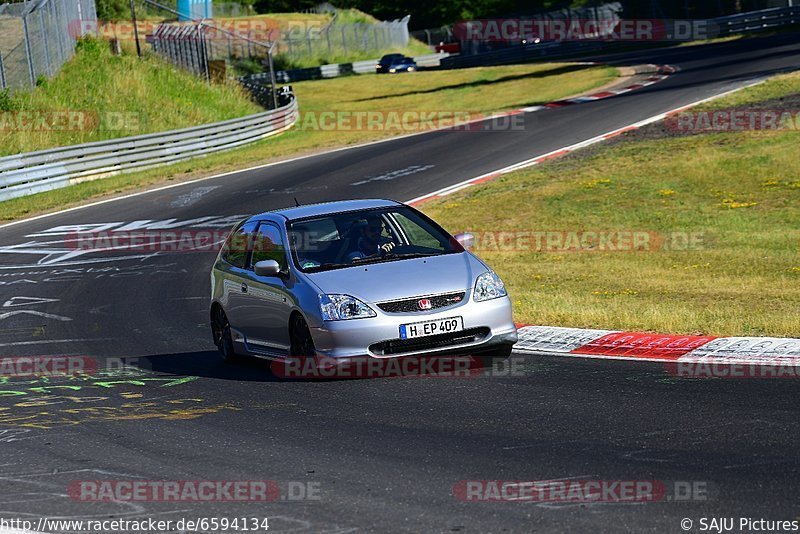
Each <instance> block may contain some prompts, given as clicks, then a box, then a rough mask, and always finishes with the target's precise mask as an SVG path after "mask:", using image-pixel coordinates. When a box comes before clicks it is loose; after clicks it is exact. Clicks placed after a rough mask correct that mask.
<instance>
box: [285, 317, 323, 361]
mask: <svg viewBox="0 0 800 534" xmlns="http://www.w3.org/2000/svg"><path fill="white" fill-rule="evenodd" d="M289 342H290V344H291V347H290V349H289V350H290V353H289V356H291V357H294V358H298V357H300V358H313V357H314V356H316V355H317V349H316V348H315V347H314V339H313V338H312V337H311V331H310V330H309V329H308V324H307V323H306V320H305V319H303V316H302V315H300V314H295V315H294V316H292V320H291V321H290V323H289Z"/></svg>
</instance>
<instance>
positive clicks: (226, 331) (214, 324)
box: [211, 307, 237, 363]
mask: <svg viewBox="0 0 800 534" xmlns="http://www.w3.org/2000/svg"><path fill="white" fill-rule="evenodd" d="M211 332H212V335H213V336H214V344H215V345H216V346H217V350H218V351H219V355H220V356H221V357H222V361H223V362H225V363H230V362H232V361H234V360H235V359H236V356H237V354H236V351H234V349H233V337H232V336H231V324H230V323H229V322H228V316H227V315H225V311H224V310H223V309H222V307H217V309H216V311H215V313H214V318H213V319H212V320H211Z"/></svg>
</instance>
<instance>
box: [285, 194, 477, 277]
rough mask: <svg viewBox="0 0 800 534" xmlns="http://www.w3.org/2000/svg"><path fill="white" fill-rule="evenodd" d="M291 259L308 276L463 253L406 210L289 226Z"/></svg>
mask: <svg viewBox="0 0 800 534" xmlns="http://www.w3.org/2000/svg"><path fill="white" fill-rule="evenodd" d="M288 230H289V236H290V242H291V249H292V258H293V259H294V262H295V264H296V266H297V268H298V269H299V270H301V271H302V272H306V273H313V272H318V271H328V270H332V269H344V268H347V267H355V266H358V265H367V264H372V263H384V262H391V261H400V260H404V259H409V258H420V257H426V256H438V255H441V254H454V253H458V252H463V251H464V249H463V247H462V246H461V245H460V244H459V243H458V241H456V240H455V239H454V238H453V237H452V236H450V234H448V233H447V232H445V231H444V230H443V229H442V228H441V227H440V226H439V225H438V224H436V223H435V222H433V221H432V220H430V219H429V218H427V217H426V216H425V215H423V214H421V213H420V212H418V211H416V210H414V209H412V208H409V207H407V206H398V207H391V208H378V209H370V210H360V211H351V212H344V213H334V214H330V215H324V216H320V217H312V218H307V219H299V220H296V221H292V222H291V223H290V224H289V227H288Z"/></svg>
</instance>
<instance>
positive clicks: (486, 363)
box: [479, 345, 514, 368]
mask: <svg viewBox="0 0 800 534" xmlns="http://www.w3.org/2000/svg"><path fill="white" fill-rule="evenodd" d="M513 348H514V345H501V346H500V347H498V348H496V349H494V350H492V351H491V352H486V353H484V354H481V355H480V356H479V358H480V362H481V365H482V366H483V367H487V368H492V367H494V366H495V365H497V364H499V363H501V362H504V361H506V360H507V359H509V358H510V357H511V351H512V350H513Z"/></svg>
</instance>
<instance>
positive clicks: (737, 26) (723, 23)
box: [711, 6, 800, 36]
mask: <svg viewBox="0 0 800 534" xmlns="http://www.w3.org/2000/svg"><path fill="white" fill-rule="evenodd" d="M711 22H713V23H714V24H716V25H718V27H719V35H720V36H724V35H730V34H734V33H742V32H757V31H764V30H771V29H773V28H778V27H781V26H788V25H791V24H800V6H793V7H776V8H771V9H763V10H761V11H751V12H748V13H741V14H738V15H729V16H727V17H718V18H715V19H711Z"/></svg>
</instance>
